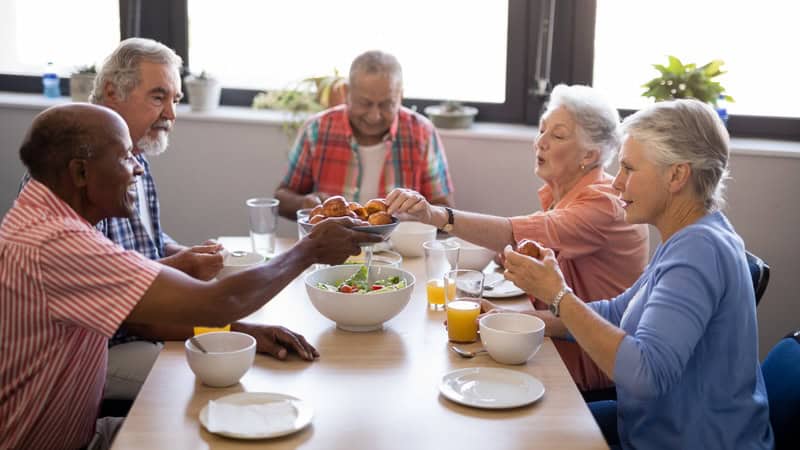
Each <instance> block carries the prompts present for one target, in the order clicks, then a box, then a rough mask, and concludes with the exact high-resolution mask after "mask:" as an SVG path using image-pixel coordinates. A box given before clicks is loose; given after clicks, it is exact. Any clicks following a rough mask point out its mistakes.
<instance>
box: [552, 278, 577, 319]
mask: <svg viewBox="0 0 800 450" xmlns="http://www.w3.org/2000/svg"><path fill="white" fill-rule="evenodd" d="M571 293H572V289H570V288H569V286H567V285H564V287H562V288H561V290H560V291H558V294H556V296H555V298H553V303H551V304H550V312H552V313H553V315H554V316H556V317H561V300H563V299H564V296H565V295H567V294H571Z"/></svg>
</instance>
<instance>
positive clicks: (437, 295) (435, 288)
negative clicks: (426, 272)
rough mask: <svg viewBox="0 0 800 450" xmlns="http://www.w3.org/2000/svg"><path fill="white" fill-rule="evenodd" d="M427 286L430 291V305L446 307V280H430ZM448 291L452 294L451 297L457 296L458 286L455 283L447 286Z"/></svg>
mask: <svg viewBox="0 0 800 450" xmlns="http://www.w3.org/2000/svg"><path fill="white" fill-rule="evenodd" d="M425 288H426V290H427V293H428V305H430V306H435V307H444V300H445V293H444V280H442V279H436V280H428V283H427V284H426V285H425ZM447 291H448V292H447V293H448V294H450V297H451V298H452V297H455V295H456V287H455V285H450V286H448V287H447Z"/></svg>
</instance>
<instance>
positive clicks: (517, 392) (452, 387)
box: [439, 367, 544, 409]
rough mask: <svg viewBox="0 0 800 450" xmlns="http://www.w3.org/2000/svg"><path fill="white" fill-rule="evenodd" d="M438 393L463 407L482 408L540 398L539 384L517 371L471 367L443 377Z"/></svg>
mask: <svg viewBox="0 0 800 450" xmlns="http://www.w3.org/2000/svg"><path fill="white" fill-rule="evenodd" d="M439 392H441V393H442V395H444V396H445V397H447V398H449V399H450V400H452V401H454V402H456V403H461V404H462V405H467V406H473V407H475V408H485V409H503V408H516V407H519V406H524V405H528V404H530V403H533V402H535V401H536V400H539V399H540V398H542V395H544V385H543V384H542V382H541V381H539V380H537V379H536V378H534V377H532V376H530V375H528V374H527V373H523V372H518V371H516V370H509V369H499V368H495V367H470V368H468V369H459V370H455V371H453V372H450V373H448V374H446V375H445V376H444V377H442V382H441V383H439Z"/></svg>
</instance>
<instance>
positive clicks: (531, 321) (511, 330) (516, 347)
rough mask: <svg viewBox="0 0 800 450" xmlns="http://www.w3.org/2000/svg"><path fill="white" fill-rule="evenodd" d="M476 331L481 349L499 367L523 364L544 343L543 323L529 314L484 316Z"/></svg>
mask: <svg viewBox="0 0 800 450" xmlns="http://www.w3.org/2000/svg"><path fill="white" fill-rule="evenodd" d="M478 328H479V330H480V332H481V341H482V342H483V347H484V348H485V349H486V350H487V351H488V352H489V356H491V357H492V359H494V360H495V361H497V362H499V363H501V364H525V363H526V362H527V361H528V360H529V359H531V358H532V357H533V355H535V354H536V352H538V351H539V347H541V346H542V342H543V341H544V321H543V320H542V319H540V318H538V317H536V316H532V315H530V314H521V313H497V314H487V315H485V316H483V317H481V319H480V320H479V321H478Z"/></svg>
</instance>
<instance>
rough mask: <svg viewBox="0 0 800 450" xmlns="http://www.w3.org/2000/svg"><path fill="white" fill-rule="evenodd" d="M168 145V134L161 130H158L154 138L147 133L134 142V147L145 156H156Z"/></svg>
mask: <svg viewBox="0 0 800 450" xmlns="http://www.w3.org/2000/svg"><path fill="white" fill-rule="evenodd" d="M168 145H169V134H168V133H167V132H166V131H163V130H159V132H158V133H157V134H156V137H154V138H153V137H150V136H149V135H144V136H143V137H142V138H141V139H139V142H137V143H136V147H137V148H138V149H139V150H141V151H143V152H144V154H145V155H147V156H158V155H160V154H162V153H164V152H165V151H166V150H167V146H168Z"/></svg>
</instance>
